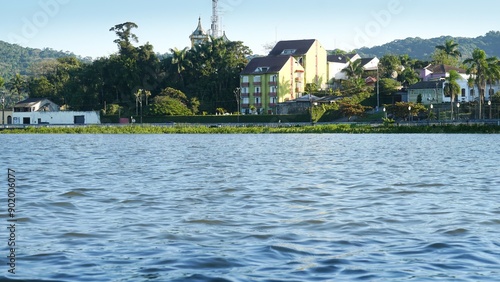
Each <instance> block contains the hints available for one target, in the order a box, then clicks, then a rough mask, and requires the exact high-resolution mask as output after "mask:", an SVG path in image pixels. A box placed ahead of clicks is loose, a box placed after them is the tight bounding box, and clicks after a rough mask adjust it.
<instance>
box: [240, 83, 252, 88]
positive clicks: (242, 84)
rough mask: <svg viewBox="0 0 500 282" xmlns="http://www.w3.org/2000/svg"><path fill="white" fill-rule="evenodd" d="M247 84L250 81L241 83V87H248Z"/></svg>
mask: <svg viewBox="0 0 500 282" xmlns="http://www.w3.org/2000/svg"><path fill="white" fill-rule="evenodd" d="M249 86H250V83H248V82H242V83H241V87H249Z"/></svg>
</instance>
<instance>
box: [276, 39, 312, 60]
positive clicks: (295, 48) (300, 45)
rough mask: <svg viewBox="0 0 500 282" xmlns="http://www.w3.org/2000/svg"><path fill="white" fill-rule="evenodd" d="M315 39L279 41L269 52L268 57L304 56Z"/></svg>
mask: <svg viewBox="0 0 500 282" xmlns="http://www.w3.org/2000/svg"><path fill="white" fill-rule="evenodd" d="M314 42H316V39H304V40H290V41H280V42H278V43H277V44H276V46H274V48H273V50H271V52H269V55H270V56H279V55H293V56H297V55H305V54H307V52H308V51H309V50H310V49H311V47H312V46H313V44H314Z"/></svg>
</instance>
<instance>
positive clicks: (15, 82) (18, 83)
mask: <svg viewBox="0 0 500 282" xmlns="http://www.w3.org/2000/svg"><path fill="white" fill-rule="evenodd" d="M25 87H26V81H25V80H24V78H23V77H22V76H21V75H20V74H18V73H16V75H15V76H14V78H12V79H11V80H10V91H12V92H16V94H17V98H18V99H17V101H21V94H22V92H23V90H24V89H25Z"/></svg>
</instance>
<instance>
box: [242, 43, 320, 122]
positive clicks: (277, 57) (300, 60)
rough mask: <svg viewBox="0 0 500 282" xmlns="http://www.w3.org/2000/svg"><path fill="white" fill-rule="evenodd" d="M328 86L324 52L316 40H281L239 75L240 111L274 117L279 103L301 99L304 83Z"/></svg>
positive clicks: (251, 62) (252, 61) (250, 63)
mask: <svg viewBox="0 0 500 282" xmlns="http://www.w3.org/2000/svg"><path fill="white" fill-rule="evenodd" d="M327 83H328V60H327V52H326V50H325V48H323V46H321V44H320V43H319V41H318V40H315V39H309V40H291V41H280V42H278V43H277V44H276V46H275V47H274V48H273V49H272V50H271V52H270V53H269V56H267V57H260V58H254V59H253V60H251V61H250V62H249V63H248V65H247V66H246V68H245V69H244V70H243V72H242V73H241V81H240V93H241V99H240V103H241V108H242V112H243V113H259V114H276V113H278V112H277V111H278V110H277V109H278V103H282V102H286V101H289V100H294V99H297V98H299V97H301V96H303V95H304V90H305V87H306V85H307V84H315V85H316V86H317V87H318V88H321V89H324V88H326V85H327Z"/></svg>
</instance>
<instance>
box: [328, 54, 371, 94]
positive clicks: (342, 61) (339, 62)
mask: <svg viewBox="0 0 500 282" xmlns="http://www.w3.org/2000/svg"><path fill="white" fill-rule="evenodd" d="M327 59H328V81H329V82H328V83H329V84H330V85H332V86H333V88H336V87H335V84H336V81H339V80H346V79H348V77H347V75H346V74H345V73H344V72H342V70H344V69H345V68H347V67H348V66H349V63H351V62H355V61H357V60H361V66H362V67H363V69H364V70H365V71H376V70H377V68H378V64H379V62H380V60H379V59H378V58H377V57H375V58H361V56H359V55H358V54H346V55H329V56H328V58H327Z"/></svg>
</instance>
